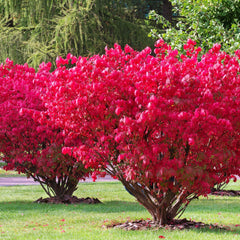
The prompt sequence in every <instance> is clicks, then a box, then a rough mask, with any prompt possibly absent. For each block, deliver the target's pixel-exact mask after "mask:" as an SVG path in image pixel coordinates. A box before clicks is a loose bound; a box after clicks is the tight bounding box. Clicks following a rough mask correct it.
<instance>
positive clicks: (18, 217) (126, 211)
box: [0, 182, 240, 240]
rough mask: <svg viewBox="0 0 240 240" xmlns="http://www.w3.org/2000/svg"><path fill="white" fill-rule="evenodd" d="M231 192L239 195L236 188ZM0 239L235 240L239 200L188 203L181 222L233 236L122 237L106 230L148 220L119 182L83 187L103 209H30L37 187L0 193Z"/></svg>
mask: <svg viewBox="0 0 240 240" xmlns="http://www.w3.org/2000/svg"><path fill="white" fill-rule="evenodd" d="M229 188H231V189H240V182H238V183H232V184H231V185H230V186H229ZM0 193H1V194H0V239H12V240H13V239H16V240H23V239H24V240H32V239H33V240H37V239H39V240H44V239H50V240H52V239H56V240H60V239H64V240H73V239H76V240H78V239H80V240H94V239H97V240H111V239H113V240H120V239H121V240H122V239H124V240H133V239H136V240H139V239H141V240H145V239H151V240H152V239H159V236H164V237H165V239H174V240H175V239H189V240H200V239H201V240H202V239H205V240H208V239H214V240H218V239H219V240H220V239H222V240H223V239H224V240H226V239H227V240H231V239H235V240H237V239H238V240H239V239H240V226H239V227H238V226H237V227H236V225H238V224H240V198H239V197H214V196H209V198H208V199H206V198H201V199H200V200H196V201H194V202H192V203H191V204H190V205H189V207H188V209H187V211H186V212H185V213H184V215H183V216H182V217H183V218H184V217H185V218H188V219H189V218H191V219H194V220H196V221H202V222H205V223H217V224H222V225H227V226H229V227H231V229H232V230H231V231H219V230H213V229H194V230H182V231H180V230H178V231H176V230H175V231H170V230H145V231H125V230H119V229H106V228H104V227H103V225H106V224H108V223H110V222H113V221H119V222H124V221H126V220H128V219H131V220H134V219H141V218H150V215H149V214H148V212H147V211H146V210H145V209H144V208H143V207H142V206H140V205H139V204H138V203H137V202H136V201H135V200H134V198H133V197H132V196H131V195H129V194H128V193H127V192H126V191H125V189H124V188H123V186H122V185H121V184H120V183H118V182H97V183H81V184H79V189H78V190H77V191H76V194H75V195H76V196H78V197H97V198H99V199H100V200H101V201H102V202H103V204H95V205H87V204H81V205H48V204H36V203H32V202H33V201H34V200H36V199H37V198H39V197H46V195H45V194H44V192H43V190H42V189H41V187H40V186H14V187H0Z"/></svg>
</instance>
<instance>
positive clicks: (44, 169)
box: [0, 59, 87, 195]
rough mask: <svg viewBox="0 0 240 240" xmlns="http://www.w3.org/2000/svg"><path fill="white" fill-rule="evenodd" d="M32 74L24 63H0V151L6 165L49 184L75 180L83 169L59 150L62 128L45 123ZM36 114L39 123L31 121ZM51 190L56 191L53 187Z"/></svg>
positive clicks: (42, 106)
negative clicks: (39, 119)
mask: <svg viewBox="0 0 240 240" xmlns="http://www.w3.org/2000/svg"><path fill="white" fill-rule="evenodd" d="M47 66H48V67H49V64H48V65H46V67H47ZM39 74H40V73H38V77H39ZM40 75H41V74H40ZM42 75H43V74H42ZM45 77H46V76H45ZM35 78H36V74H35V70H34V69H33V68H30V67H28V65H27V64H25V65H14V64H13V62H12V61H10V60H8V59H7V60H6V63H5V64H1V65H0V99H1V101H0V152H1V153H2V154H3V160H5V161H6V162H7V163H8V164H7V166H6V169H7V170H9V169H16V170H18V171H19V172H22V173H26V174H27V175H28V176H31V177H33V178H34V179H35V180H37V181H39V182H41V183H42V184H47V185H48V187H50V188H51V187H52V186H50V185H51V184H50V182H52V183H54V184H55V183H56V185H59V186H60V185H61V183H62V182H63V181H64V182H65V184H66V185H67V183H68V182H69V181H70V182H71V184H72V183H74V184H75V182H78V180H79V179H80V178H84V175H86V174H87V170H86V169H85V168H84V166H83V165H82V164H81V163H78V162H77V161H76V159H75V158H73V157H71V154H70V155H64V154H62V147H63V146H65V143H64V136H63V131H62V130H61V129H59V128H56V127H54V126H53V125H52V124H51V126H49V124H48V121H47V116H46V115H45V113H44V112H45V110H46V108H45V106H44V104H43V103H42V101H41V99H40V97H39V94H38V85H37V84H36V82H35V81H34V79H35ZM39 116H41V117H42V121H41V123H39V122H37V121H34V118H39ZM43 119H45V120H44V121H43ZM49 184H50V185H49ZM75 187H76V186H75ZM66 189H67V187H65V191H66ZM72 190H73V189H72ZM52 191H53V193H54V195H55V194H56V195H58V193H59V192H58V193H57V192H56V191H57V187H55V188H54V189H52ZM49 193H50V195H51V192H49ZM69 194H70V192H69Z"/></svg>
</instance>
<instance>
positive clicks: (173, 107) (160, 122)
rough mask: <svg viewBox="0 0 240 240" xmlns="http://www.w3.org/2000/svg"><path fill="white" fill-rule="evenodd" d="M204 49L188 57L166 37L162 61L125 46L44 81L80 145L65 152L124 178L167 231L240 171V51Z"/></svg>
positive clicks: (159, 52) (160, 47)
mask: <svg viewBox="0 0 240 240" xmlns="http://www.w3.org/2000/svg"><path fill="white" fill-rule="evenodd" d="M195 45H196V42H194V41H192V40H189V41H188V42H187V44H185V45H184V49H185V50H186V54H185V55H181V56H179V55H178V52H177V50H171V47H170V46H168V45H167V44H166V43H164V41H163V40H159V41H158V42H157V43H156V49H155V53H156V57H155V56H152V55H151V49H150V48H146V49H144V50H143V51H141V52H138V51H134V50H133V49H132V48H130V47H129V46H126V47H125V49H124V51H123V50H122V49H121V47H120V46H119V45H117V44H115V46H114V49H106V53H105V54H104V55H101V56H99V55H94V56H92V57H90V58H87V57H79V58H76V57H73V56H71V55H68V57H67V59H62V58H59V59H58V60H57V68H56V70H55V71H54V72H52V73H51V75H48V76H47V77H46V78H45V79H43V78H42V79H41V81H42V82H44V84H46V86H47V92H45V90H44V92H43V93H42V99H43V101H44V102H45V104H46V106H47V108H48V109H47V111H48V114H49V116H50V117H51V118H52V120H53V121H56V124H58V125H59V127H61V128H64V130H65V133H66V136H68V137H69V138H70V139H71V138H77V139H79V141H78V143H77V144H76V145H75V146H73V147H65V148H63V153H64V154H68V153H72V152H73V153H74V156H75V157H76V158H78V160H80V161H82V162H83V163H84V164H85V166H86V167H90V168H93V169H95V170H96V171H98V170H102V169H103V170H105V171H106V172H107V173H109V174H110V175H112V176H114V177H117V178H118V179H119V180H120V181H121V182H122V184H123V185H124V186H125V187H126V189H127V190H128V191H129V192H130V193H131V194H132V195H133V196H134V197H135V198H136V199H137V200H138V201H139V202H140V203H141V204H142V205H143V206H144V207H145V208H146V209H147V210H148V211H149V213H150V214H151V215H152V217H153V220H154V221H155V223H157V224H160V225H165V224H169V223H172V222H174V218H176V217H177V216H180V215H181V214H182V213H183V212H184V210H185V209H186V207H187V206H188V204H189V203H190V202H191V201H192V200H193V199H195V198H197V197H198V196H201V195H207V194H208V193H209V192H210V191H211V188H212V187H213V186H214V185H215V184H217V183H221V182H225V181H228V180H229V178H230V177H231V175H232V174H239V164H240V162H239V159H240V151H239V150H240V134H239V132H240V131H239V130H240V124H239V122H240V121H239V116H240V104H239V103H240V98H239V97H240V92H239V91H240V88H239V84H240V75H239V72H240V66H239V57H240V53H239V51H237V52H236V56H230V55H228V54H226V53H225V52H221V51H220V48H221V46H220V45H219V44H216V45H214V47H213V48H212V49H211V50H209V52H207V53H206V54H205V55H203V56H202V58H201V59H200V60H198V54H199V52H200V51H201V49H200V48H196V47H195ZM69 63H71V64H74V67H72V68H67V67H66V65H67V66H68V64H69ZM42 71H44V69H42ZM45 71H46V72H47V73H48V71H49V70H48V69H45ZM40 119H41V118H40Z"/></svg>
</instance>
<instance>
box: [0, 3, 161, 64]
mask: <svg viewBox="0 0 240 240" xmlns="http://www.w3.org/2000/svg"><path fill="white" fill-rule="evenodd" d="M158 2H159V1H158ZM147 4H148V3H147V1H140V0H135V1H130V0H125V1H121V0H114V1H107V0H83V1H78V0H60V1H58V0H41V1H39V0H0V19H1V21H0V48H1V56H0V61H1V62H2V61H4V60H5V59H6V58H7V57H8V58H11V59H12V60H14V61H15V62H16V63H24V62H28V63H29V64H30V65H32V66H37V65H38V64H39V63H40V62H42V61H54V60H55V58H56V56H58V55H61V56H65V55H66V54H67V53H69V52H71V53H72V54H74V55H89V54H92V53H101V52H102V50H103V49H104V47H105V46H106V45H108V46H110V47H112V45H113V44H114V43H115V42H118V43H119V44H121V45H125V44H129V45H131V46H132V47H134V48H135V49H139V50H140V49H142V48H144V47H146V45H149V46H152V45H153V42H154V40H152V39H150V38H148V32H149V31H150V28H149V27H148V26H147V25H146V24H145V21H144V14H145V12H142V13H141V10H144V11H146V9H147V6H148V5H147ZM149 10H150V9H149Z"/></svg>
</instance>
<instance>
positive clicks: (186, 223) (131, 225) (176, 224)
mask: <svg viewBox="0 0 240 240" xmlns="http://www.w3.org/2000/svg"><path fill="white" fill-rule="evenodd" d="M104 227H106V228H118V229H124V230H127V231H129V230H146V229H160V228H164V229H168V230H183V229H196V228H208V229H220V230H230V229H229V228H227V227H223V226H218V225H215V224H205V223H202V222H195V221H190V220H187V219H186V218H184V219H176V220H173V222H172V223H171V224H168V225H164V226H159V225H158V224H156V223H154V222H153V221H152V220H143V219H141V220H136V221H127V222H125V223H112V224H109V225H106V226H104Z"/></svg>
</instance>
